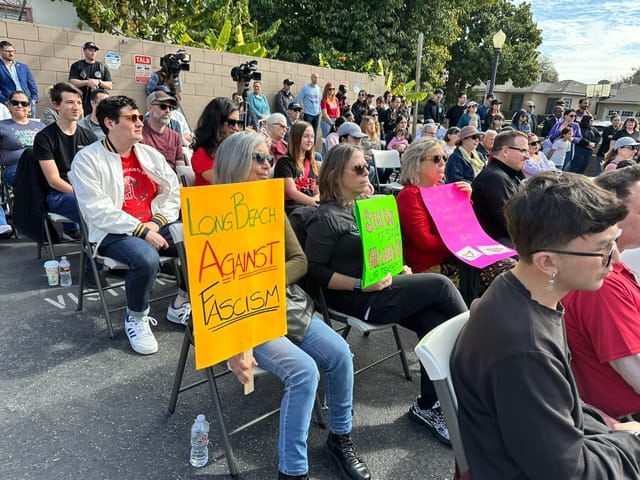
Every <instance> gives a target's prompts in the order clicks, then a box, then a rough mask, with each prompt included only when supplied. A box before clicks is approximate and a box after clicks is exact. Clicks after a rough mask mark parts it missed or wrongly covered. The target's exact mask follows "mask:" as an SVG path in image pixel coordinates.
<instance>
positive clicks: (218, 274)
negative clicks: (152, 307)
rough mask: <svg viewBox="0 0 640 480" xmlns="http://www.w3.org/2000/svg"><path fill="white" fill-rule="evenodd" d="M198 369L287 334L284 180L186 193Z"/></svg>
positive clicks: (185, 218) (183, 194)
mask: <svg viewBox="0 0 640 480" xmlns="http://www.w3.org/2000/svg"><path fill="white" fill-rule="evenodd" d="M180 196H181V200H182V221H183V223H184V236H185V248H186V251H187V268H188V272H189V295H190V299H191V307H192V318H193V332H194V337H195V338H194V342H195V351H196V368H198V369H200V368H206V367H208V366H211V365H214V364H216V363H218V362H220V361H222V360H226V359H227V358H229V357H231V356H233V355H236V354H238V353H240V352H244V351H246V350H248V349H250V348H252V347H254V346H256V345H260V344H261V343H264V342H266V341H267V340H271V339H273V338H276V337H280V336H282V335H285V334H286V333H287V317H286V304H287V303H286V302H287V299H286V285H285V251H284V184H283V181H282V179H277V180H265V181H259V182H247V183H236V184H227V185H212V186H206V187H194V188H183V189H181V190H180Z"/></svg>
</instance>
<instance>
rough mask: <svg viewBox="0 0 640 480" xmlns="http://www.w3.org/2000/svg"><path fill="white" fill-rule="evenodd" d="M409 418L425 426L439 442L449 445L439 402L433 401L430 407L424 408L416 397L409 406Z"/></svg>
mask: <svg viewBox="0 0 640 480" xmlns="http://www.w3.org/2000/svg"><path fill="white" fill-rule="evenodd" d="M409 418H410V419H411V420H413V421H414V422H416V423H419V424H420V425H424V426H426V427H427V428H428V429H429V430H431V433H433V435H434V436H435V437H436V438H437V439H438V440H439V441H440V442H442V443H444V444H445V445H448V446H451V439H450V438H449V429H448V428H447V424H446V423H445V421H444V415H443V414H442V410H441V409H440V402H436V403H434V404H433V407H431V408H428V409H424V408H420V405H418V399H417V398H416V399H415V400H414V401H413V404H411V408H409Z"/></svg>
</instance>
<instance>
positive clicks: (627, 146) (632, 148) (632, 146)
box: [620, 145, 640, 150]
mask: <svg viewBox="0 0 640 480" xmlns="http://www.w3.org/2000/svg"><path fill="white" fill-rule="evenodd" d="M639 147H640V146H638V145H625V146H624V147H620V148H628V149H629V150H638V148H639Z"/></svg>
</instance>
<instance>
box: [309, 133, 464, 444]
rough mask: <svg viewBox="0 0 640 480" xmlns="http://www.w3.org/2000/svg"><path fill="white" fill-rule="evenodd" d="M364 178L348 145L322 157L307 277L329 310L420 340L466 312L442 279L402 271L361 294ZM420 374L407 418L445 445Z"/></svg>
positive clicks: (362, 164)
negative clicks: (359, 204)
mask: <svg viewBox="0 0 640 480" xmlns="http://www.w3.org/2000/svg"><path fill="white" fill-rule="evenodd" d="M368 173H369V164H368V163H367V162H366V161H365V159H364V155H363V153H362V151H361V150H360V149H359V148H358V147H356V146H354V145H349V144H340V145H338V146H336V147H334V148H333V149H331V150H330V151H329V153H328V154H327V157H326V158H325V160H324V161H323V165H322V169H321V170H320V179H319V184H320V206H319V207H318V210H317V212H316V213H315V215H314V216H313V217H312V218H311V220H310V221H309V224H308V227H307V240H306V245H305V253H306V255H307V259H308V261H309V270H308V273H309V275H310V276H311V277H312V278H313V279H314V280H315V281H316V282H317V283H319V284H320V285H321V286H322V287H323V289H324V291H325V297H326V300H327V303H328V304H329V305H330V306H331V307H333V308H336V309H338V310H340V311H343V312H345V313H348V314H350V315H354V316H356V317H358V318H361V319H363V320H365V321H368V322H371V323H383V324H384V323H392V322H393V323H398V324H400V325H402V326H403V327H405V328H408V329H410V330H413V331H414V332H416V334H417V335H418V337H419V338H422V337H423V336H424V335H425V334H426V333H427V332H429V331H430V330H431V329H432V328H434V327H435V326H437V325H439V324H440V323H442V322H444V321H445V320H447V319H449V318H451V317H453V316H455V315H457V314H459V313H461V312H464V311H466V310H467V307H466V306H465V303H464V300H463V299H462V296H461V295H460V292H458V290H456V287H455V286H454V284H453V283H452V282H451V280H449V279H448V278H447V277H445V276H444V275H440V274H434V273H419V274H412V273H411V270H410V269H409V268H408V267H405V273H404V274H402V275H395V276H391V275H390V274H387V276H386V277H384V278H383V279H382V280H380V281H379V282H377V283H375V284H373V285H369V286H367V287H366V288H362V284H361V276H362V269H363V249H362V243H361V240H360V232H359V231H358V227H357V224H356V220H355V216H354V203H355V200H356V198H358V197H359V196H360V195H361V194H362V193H363V191H364V190H365V188H366V187H367V186H368V183H369V180H368ZM420 372H421V377H422V378H421V390H420V396H419V397H418V398H417V399H416V400H415V401H414V402H413V404H412V406H411V408H410V409H409V417H410V418H411V419H412V420H414V421H416V422H418V423H420V424H422V425H425V426H427V427H428V428H429V429H430V430H431V431H432V432H433V433H434V435H435V436H436V438H437V439H438V440H440V441H441V442H443V443H448V442H449V432H448V430H447V427H446V424H445V423H444V418H443V417H442V413H441V411H440V404H439V403H438V402H437V397H436V395H435V391H434V389H433V385H432V384H431V382H430V381H429V377H428V376H427V373H426V372H425V371H424V369H423V368H422V367H421V370H420Z"/></svg>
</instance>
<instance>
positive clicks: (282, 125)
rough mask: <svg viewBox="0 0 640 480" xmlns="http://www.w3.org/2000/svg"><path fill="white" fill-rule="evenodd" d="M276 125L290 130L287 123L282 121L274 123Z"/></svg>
mask: <svg viewBox="0 0 640 480" xmlns="http://www.w3.org/2000/svg"><path fill="white" fill-rule="evenodd" d="M274 125H277V126H279V127H281V128H284V129H285V130H289V127H287V126H286V125H284V124H282V123H274Z"/></svg>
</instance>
